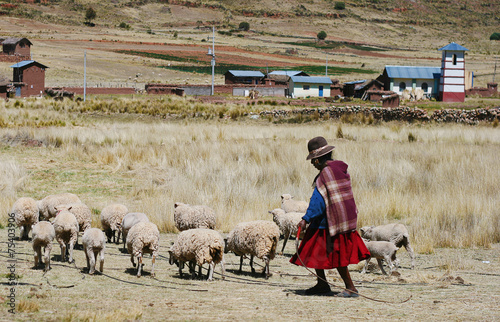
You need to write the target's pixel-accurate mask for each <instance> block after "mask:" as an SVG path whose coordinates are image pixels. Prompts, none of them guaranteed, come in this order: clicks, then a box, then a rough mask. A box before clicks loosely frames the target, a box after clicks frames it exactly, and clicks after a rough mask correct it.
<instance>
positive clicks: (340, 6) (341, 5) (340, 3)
mask: <svg viewBox="0 0 500 322" xmlns="http://www.w3.org/2000/svg"><path fill="white" fill-rule="evenodd" d="M344 9H345V2H343V1H338V2H335V10H344Z"/></svg>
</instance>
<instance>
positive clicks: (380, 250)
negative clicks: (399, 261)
mask: <svg viewBox="0 0 500 322" xmlns="http://www.w3.org/2000/svg"><path fill="white" fill-rule="evenodd" d="M363 241H364V242H365V245H366V248H368V250H369V251H370V255H371V256H370V257H368V258H367V259H366V263H365V267H364V268H363V270H362V271H361V273H363V274H364V273H366V269H367V268H368V264H369V263H370V260H371V258H372V257H374V258H376V259H377V262H378V266H379V267H380V270H381V271H382V274H384V275H387V273H386V272H385V270H384V267H383V266H382V259H383V260H385V262H386V263H387V266H388V267H389V270H390V271H389V274H392V271H393V270H394V269H395V268H394V266H393V264H392V263H393V261H396V252H397V251H398V249H399V247H396V245H394V244H393V243H392V242H388V241H380V240H376V241H368V240H366V239H363Z"/></svg>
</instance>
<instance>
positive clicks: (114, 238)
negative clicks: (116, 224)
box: [111, 230, 116, 244]
mask: <svg viewBox="0 0 500 322" xmlns="http://www.w3.org/2000/svg"><path fill="white" fill-rule="evenodd" d="M111 235H112V236H113V243H114V244H116V237H115V231H114V230H112V231H111Z"/></svg>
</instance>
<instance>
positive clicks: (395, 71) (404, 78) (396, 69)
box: [377, 66, 441, 98]
mask: <svg viewBox="0 0 500 322" xmlns="http://www.w3.org/2000/svg"><path fill="white" fill-rule="evenodd" d="M440 77H441V68H439V67H423V66H385V68H384V72H383V73H382V75H381V76H379V77H378V78H377V80H379V81H380V82H382V83H383V84H384V89H385V90H386V91H393V92H396V93H397V94H398V95H400V96H402V95H403V92H404V91H405V90H407V91H408V92H412V91H417V90H421V91H422V92H423V95H424V96H425V97H427V98H431V97H434V98H437V97H438V95H439V78H440Z"/></svg>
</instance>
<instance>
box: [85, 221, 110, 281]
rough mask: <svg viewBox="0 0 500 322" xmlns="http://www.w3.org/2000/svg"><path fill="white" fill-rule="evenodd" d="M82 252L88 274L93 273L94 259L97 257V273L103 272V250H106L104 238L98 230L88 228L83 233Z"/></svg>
mask: <svg viewBox="0 0 500 322" xmlns="http://www.w3.org/2000/svg"><path fill="white" fill-rule="evenodd" d="M82 244H83V251H84V252H85V257H86V258H87V268H88V270H89V274H90V275H92V274H94V273H95V264H96V258H97V256H99V271H100V272H101V273H102V272H103V270H104V249H105V248H106V236H104V233H103V232H102V230H100V229H99V228H90V229H87V230H86V231H85V233H83V237H82Z"/></svg>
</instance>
